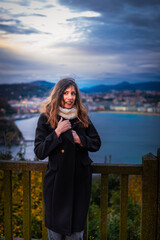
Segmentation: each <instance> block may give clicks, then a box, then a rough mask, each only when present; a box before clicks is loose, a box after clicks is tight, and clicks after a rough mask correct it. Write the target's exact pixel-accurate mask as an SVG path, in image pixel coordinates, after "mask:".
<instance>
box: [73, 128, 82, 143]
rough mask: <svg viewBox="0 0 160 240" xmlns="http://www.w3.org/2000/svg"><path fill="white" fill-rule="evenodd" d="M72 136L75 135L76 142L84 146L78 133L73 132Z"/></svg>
mask: <svg viewBox="0 0 160 240" xmlns="http://www.w3.org/2000/svg"><path fill="white" fill-rule="evenodd" d="M72 135H73V138H74V142H75V143H78V144H79V145H81V146H82V143H81V140H80V138H79V136H78V134H77V133H76V131H74V130H72Z"/></svg>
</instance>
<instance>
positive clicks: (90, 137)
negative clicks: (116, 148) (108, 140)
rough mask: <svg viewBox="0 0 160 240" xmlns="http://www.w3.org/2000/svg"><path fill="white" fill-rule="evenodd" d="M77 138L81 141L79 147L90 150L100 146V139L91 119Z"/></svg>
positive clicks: (94, 150) (95, 149) (96, 149)
mask: <svg viewBox="0 0 160 240" xmlns="http://www.w3.org/2000/svg"><path fill="white" fill-rule="evenodd" d="M79 138H80V140H81V143H82V147H81V148H83V149H86V150H88V151H90V152H96V151H98V150H99V148H100V146H101V139H100V137H99V135H98V132H97V130H96V129H95V127H94V125H93V123H92V122H91V120H89V125H88V127H87V128H86V131H85V134H83V135H79Z"/></svg>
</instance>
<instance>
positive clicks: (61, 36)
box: [0, 0, 160, 86]
mask: <svg viewBox="0 0 160 240" xmlns="http://www.w3.org/2000/svg"><path fill="white" fill-rule="evenodd" d="M66 76H70V77H74V78H76V81H77V83H78V84H79V86H89V85H97V84H116V83H119V82H122V81H128V82H130V83H135V82H144V81H160V0H57V1H55V0H52V1H51V0H32V1H31V0H15V1H11V0H10V1H9V0H1V2H0V82H1V83H17V82H30V81H35V80H47V81H51V82H57V81H58V80H59V79H60V78H62V77H66Z"/></svg>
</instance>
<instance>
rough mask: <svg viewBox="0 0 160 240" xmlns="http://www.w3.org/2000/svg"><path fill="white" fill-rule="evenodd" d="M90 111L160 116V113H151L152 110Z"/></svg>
mask: <svg viewBox="0 0 160 240" xmlns="http://www.w3.org/2000/svg"><path fill="white" fill-rule="evenodd" d="M90 112H99V113H123V114H125V113H126V114H138V115H152V116H160V113H150V112H130V111H110V110H108V111H107V110H105V111H90Z"/></svg>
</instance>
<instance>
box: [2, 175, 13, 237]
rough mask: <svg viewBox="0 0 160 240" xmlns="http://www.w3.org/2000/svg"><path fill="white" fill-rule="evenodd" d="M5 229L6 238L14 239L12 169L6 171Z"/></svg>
mask: <svg viewBox="0 0 160 240" xmlns="http://www.w3.org/2000/svg"><path fill="white" fill-rule="evenodd" d="M4 230H5V239H8V240H11V239H12V171H10V170H5V171H4Z"/></svg>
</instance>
